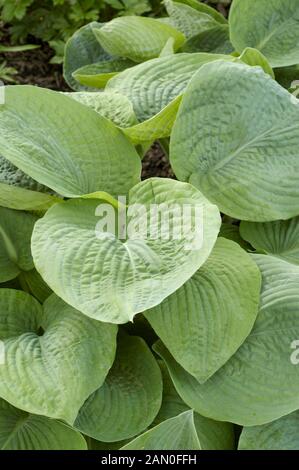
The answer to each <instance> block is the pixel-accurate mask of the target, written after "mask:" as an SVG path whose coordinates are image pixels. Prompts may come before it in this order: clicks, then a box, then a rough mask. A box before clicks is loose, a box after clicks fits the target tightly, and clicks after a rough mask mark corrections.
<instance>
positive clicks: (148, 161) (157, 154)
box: [142, 142, 175, 180]
mask: <svg viewBox="0 0 299 470" xmlns="http://www.w3.org/2000/svg"><path fill="white" fill-rule="evenodd" d="M154 176H159V177H160V178H173V179H174V178H175V176H174V173H173V171H172V169H171V167H170V164H169V161H168V158H167V156H166V155H165V154H164V151H163V149H162V147H161V145H160V144H159V142H155V143H154V145H153V146H152V147H151V149H150V150H149V151H148V152H147V154H146V155H145V157H144V159H143V160H142V179H143V180H145V179H147V178H152V177H154Z"/></svg>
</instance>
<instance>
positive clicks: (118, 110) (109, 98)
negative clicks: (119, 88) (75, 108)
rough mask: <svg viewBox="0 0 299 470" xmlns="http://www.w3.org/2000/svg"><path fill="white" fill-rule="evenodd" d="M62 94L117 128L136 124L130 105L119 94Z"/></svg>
mask: <svg viewBox="0 0 299 470" xmlns="http://www.w3.org/2000/svg"><path fill="white" fill-rule="evenodd" d="M64 94H65V95H67V96H69V97H70V98H73V99H74V100H76V101H79V103H82V104H85V105H86V106H89V107H90V108H92V109H93V110H94V111H96V112H97V113H99V114H100V115H101V116H103V117H105V118H107V119H110V121H112V122H114V124H115V125H117V126H119V127H124V128H126V127H131V126H134V125H135V124H136V121H137V119H136V116H135V113H134V110H133V105H132V103H131V102H130V101H129V100H128V98H127V97H126V96H124V95H121V94H120V93H109V92H105V91H101V92H94V91H78V92H73V93H64Z"/></svg>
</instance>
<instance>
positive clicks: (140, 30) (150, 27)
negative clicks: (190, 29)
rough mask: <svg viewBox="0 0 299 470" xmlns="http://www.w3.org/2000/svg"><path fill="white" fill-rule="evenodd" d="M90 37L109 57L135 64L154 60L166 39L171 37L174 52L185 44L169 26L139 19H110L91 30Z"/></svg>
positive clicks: (151, 20) (134, 17) (177, 32)
mask: <svg viewBox="0 0 299 470" xmlns="http://www.w3.org/2000/svg"><path fill="white" fill-rule="evenodd" d="M94 34H95V37H96V38H97V40H98V41H99V43H100V44H101V46H102V47H103V48H104V49H105V50H106V51H107V52H108V53H109V54H110V55H112V56H120V57H127V58H128V59H131V60H133V61H135V62H141V61H145V60H149V59H153V58H154V57H158V56H159V54H160V52H161V51H162V49H163V47H164V46H165V43H166V42H167V40H168V39H169V38H170V37H171V38H174V45H173V47H174V50H175V51H176V50H177V49H178V48H179V47H180V46H182V44H183V43H184V42H185V36H184V35H183V34H182V33H181V32H180V31H178V30H177V29H175V28H173V27H172V26H170V25H167V24H163V23H161V22H160V21H157V20H155V19H153V18H144V17H140V16H139V17H138V16H123V17H121V18H114V19H113V20H111V21H109V23H106V24H105V25H104V26H103V27H102V28H100V29H99V28H96V29H94Z"/></svg>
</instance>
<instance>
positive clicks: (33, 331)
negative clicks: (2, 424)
mask: <svg viewBox="0 0 299 470" xmlns="http://www.w3.org/2000/svg"><path fill="white" fill-rule="evenodd" d="M0 305H1V309H0V339H1V341H2V342H3V343H2V344H3V348H2V352H4V357H2V361H1V364H0V396H1V398H3V399H5V400H7V401H8V402H9V403H11V404H12V405H14V406H16V407H18V408H21V409H23V410H25V411H28V412H29V413H34V414H40V415H44V416H47V417H50V418H56V419H62V420H64V421H66V422H68V423H70V424H72V423H73V422H74V420H75V418H76V416H77V414H78V411H79V409H80V408H81V406H82V405H83V403H84V401H85V400H86V399H87V398H88V397H89V395H90V394H91V393H93V392H94V391H95V390H97V389H98V388H99V387H100V386H101V384H102V383H103V382H104V380H105V377H106V375H107V373H108V371H109V369H110V367H111V365H112V363H113V360H114V355H115V348H116V345H115V342H116V328H115V326H113V325H108V324H103V323H100V322H97V321H95V320H91V319H89V318H87V317H86V316H84V315H82V314H81V313H80V312H78V311H76V310H74V309H73V308H72V307H70V306H69V305H67V304H65V303H64V302H63V301H62V300H61V299H59V298H58V297H56V296H55V295H52V296H50V297H49V298H48V299H47V300H46V302H45V304H44V309H42V307H41V306H40V304H39V303H38V302H37V300H35V299H34V298H33V297H31V296H30V295H29V294H26V293H25V292H22V291H16V290H11V289H0ZM16 384H17V386H16Z"/></svg>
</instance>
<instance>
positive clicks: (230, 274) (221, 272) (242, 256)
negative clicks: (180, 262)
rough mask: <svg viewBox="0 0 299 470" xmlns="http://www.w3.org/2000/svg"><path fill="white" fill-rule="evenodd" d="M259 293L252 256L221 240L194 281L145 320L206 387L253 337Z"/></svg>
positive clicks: (180, 362)
mask: <svg viewBox="0 0 299 470" xmlns="http://www.w3.org/2000/svg"><path fill="white" fill-rule="evenodd" d="M260 287H261V281H260V272H259V269H258V268H257V266H256V264H255V263H254V262H253V261H252V260H251V258H250V256H249V255H248V254H247V253H246V252H245V251H244V250H242V249H241V248H240V247H239V245H237V244H236V243H234V242H232V241H230V240H226V239H224V238H219V239H218V240H217V242H216V245H215V247H214V249H213V251H212V253H211V255H210V256H209V258H208V260H207V261H206V262H205V264H204V265H203V266H202V267H201V268H200V269H199V270H198V271H197V272H196V273H195V274H194V276H193V277H192V278H191V279H190V280H189V281H187V282H186V284H184V285H183V286H182V287H181V288H180V289H178V290H177V291H176V292H174V293H173V294H172V295H171V296H169V297H168V298H167V299H165V300H164V302H162V303H161V304H160V305H158V306H157V307H155V308H153V309H151V310H148V311H147V312H145V313H144V315H145V317H146V318H147V320H148V321H149V323H150V324H151V326H152V327H153V328H154V330H155V332H156V333H157V335H158V336H159V337H160V338H161V340H162V341H163V342H164V344H165V345H166V347H167V348H168V349H169V351H170V352H171V354H172V355H173V356H174V358H175V359H176V360H177V361H178V363H179V364H181V365H182V366H183V367H184V369H185V370H186V371H188V372H189V373H190V374H192V375H193V376H194V377H196V379H197V380H198V381H199V382H201V383H203V382H205V381H206V380H207V379H209V377H211V376H212V375H213V374H214V373H215V372H216V371H217V370H218V369H219V368H220V367H221V366H223V365H224V364H225V363H226V362H227V360H228V359H229V358H230V357H231V356H232V355H233V354H234V353H235V352H236V351H237V349H238V348H239V347H240V346H241V344H242V343H243V342H244V340H245V338H246V337H247V336H248V335H249V333H250V331H251V329H252V327H253V324H254V322H255V319H256V315H257V312H258V306H259V295H260Z"/></svg>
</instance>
